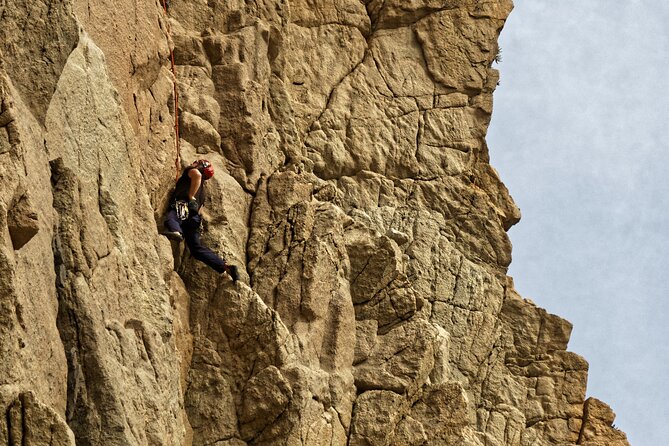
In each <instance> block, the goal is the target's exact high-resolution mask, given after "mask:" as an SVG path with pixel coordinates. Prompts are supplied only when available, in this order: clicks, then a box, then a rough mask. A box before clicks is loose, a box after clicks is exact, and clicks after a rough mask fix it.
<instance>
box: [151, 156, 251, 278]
mask: <svg viewBox="0 0 669 446" xmlns="http://www.w3.org/2000/svg"><path fill="white" fill-rule="evenodd" d="M213 176H214V167H213V166H212V165H211V163H210V162H209V161H207V160H204V159H201V160H195V161H193V164H191V165H190V166H188V167H186V168H185V169H184V171H183V173H182V174H181V177H180V178H179V180H178V181H177V185H176V186H175V188H174V192H173V193H172V197H171V198H170V208H169V211H168V212H167V216H166V217H165V232H163V235H164V236H165V237H167V238H169V239H171V240H176V241H177V242H180V241H182V240H186V245H187V246H188V249H189V250H190V253H191V255H192V256H193V257H194V258H195V259H196V260H199V261H201V262H204V263H205V264H207V265H208V266H210V267H211V268H213V269H214V270H215V271H217V272H219V273H223V272H227V273H228V274H229V275H230V277H231V278H232V280H233V281H235V282H236V281H237V279H239V271H238V270H237V266H235V265H228V264H226V263H225V260H223V259H222V258H220V257H219V256H218V255H216V254H215V253H214V252H213V251H212V250H211V249H209V248H207V247H205V246H203V245H202V242H201V240H200V225H201V224H202V217H201V216H200V208H201V207H202V206H204V202H205V200H206V196H207V194H206V191H205V183H206V182H207V180H208V179H209V178H211V177H213Z"/></svg>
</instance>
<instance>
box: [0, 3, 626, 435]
mask: <svg viewBox="0 0 669 446" xmlns="http://www.w3.org/2000/svg"><path fill="white" fill-rule="evenodd" d="M511 9H512V4H511V0H487V1H478V0H477V1H474V0H411V1H406V0H402V1H400V0H385V1H377V0H365V1H362V0H327V1H326V0H258V1H254V2H249V1H241V0H239V1H235V0H233V1H226V2H223V1H220V2H211V1H210V2H202V1H196V0H172V4H171V7H170V9H169V12H168V14H165V12H164V11H163V8H162V5H159V3H158V2H156V1H155V0H154V1H147V0H120V1H117V2H113V4H112V3H109V2H102V1H99V0H92V1H86V2H84V1H83V0H63V1H58V2H49V1H43V0H40V1H34V0H14V1H11V2H10V1H5V0H0V17H1V20H2V27H0V101H1V102H0V104H1V108H0V185H1V187H0V354H1V357H2V361H0V411H1V412H2V414H3V416H2V417H0V445H4V444H7V445H19V444H29V445H42V444H44V445H47V444H50V445H75V444H76V445H92V446H93V445H219V446H240V445H291V446H292V445H314V446H317V445H342V446H343V445H350V446H391V445H392V446H402V445H469V446H483V445H509V446H535V445H590V446H596V445H627V444H628V443H627V440H626V438H625V435H624V434H623V433H622V432H620V431H618V430H617V429H615V428H614V427H613V420H614V415H613V412H612V411H611V409H610V408H608V406H606V405H605V404H604V403H602V402H600V401H598V400H595V399H589V400H587V401H585V389H586V382H587V370H588V365H587V362H586V361H585V360H584V359H583V358H581V357H579V356H578V355H576V354H574V353H570V352H568V351H567V350H566V349H567V343H568V340H569V335H570V331H571V325H570V324H569V323H568V322H567V321H565V320H563V319H560V318H559V317H557V316H554V315H551V314H548V313H546V312H545V311H544V310H542V309H540V308H538V307H536V306H535V305H534V304H533V303H532V302H530V301H527V300H524V299H522V298H521V297H520V296H518V294H517V293H516V292H515V291H514V288H513V283H512V280H511V279H510V278H509V277H507V276H506V270H507V266H508V265H509V262H510V261H511V244H510V242H509V239H508V237H507V234H506V231H507V230H508V229H509V228H510V227H511V226H512V225H513V224H515V223H516V222H518V220H519V218H520V213H519V211H518V209H517V208H516V206H515V205H514V203H513V201H512V200H511V198H510V196H509V194H508V192H507V190H506V188H505V187H504V185H503V184H502V183H501V182H500V180H499V178H498V177H497V174H496V173H495V171H494V169H493V168H492V167H491V166H490V164H489V159H488V149H487V146H486V142H485V135H486V131H487V126H488V123H489V121H490V115H491V112H492V94H493V91H494V89H495V86H496V84H497V81H498V78H499V75H498V72H497V70H495V69H494V68H492V63H493V61H494V59H495V57H496V54H497V52H498V48H497V37H498V34H499V32H500V31H501V29H502V26H503V25H504V21H505V19H506V17H507V16H508V14H509V13H510V12H511ZM170 49H173V51H174V60H175V63H176V67H175V72H176V79H174V77H173V75H172V71H171V67H170V62H169V60H170ZM175 81H176V86H177V90H178V92H179V103H178V107H179V110H178V111H179V115H178V116H179V120H178V121H179V122H178V124H179V130H180V136H181V140H180V142H181V144H180V147H181V157H182V159H183V160H184V161H183V163H184V164H183V165H185V164H188V163H189V162H190V160H192V159H195V158H200V157H206V158H208V159H209V160H210V161H211V162H212V163H213V165H214V167H215V169H216V175H215V177H214V178H213V179H212V180H210V181H208V185H207V188H208V192H209V196H210V200H209V204H208V206H207V208H208V210H207V215H206V223H205V225H204V234H203V239H204V241H205V243H206V244H208V245H209V246H211V247H212V248H213V249H214V250H216V251H217V252H219V253H221V254H222V255H223V256H224V257H225V258H226V259H227V260H228V261H229V262H230V263H233V264H236V265H239V266H240V269H241V275H242V280H241V281H240V282H237V283H236V284H235V283H232V282H231V281H230V280H229V279H228V278H227V276H221V275H218V274H216V273H215V272H213V270H211V269H208V268H207V267H206V266H204V265H203V264H201V263H199V262H196V261H195V260H194V259H192V258H191V257H190V255H189V254H188V251H187V250H186V251H184V250H183V249H182V248H181V247H179V246H177V245H176V244H174V243H173V244H172V245H170V242H169V241H168V240H167V239H166V238H164V237H162V236H160V235H159V231H160V230H161V221H162V218H163V216H164V213H165V209H166V205H167V200H168V196H169V193H170V190H171V188H172V186H173V184H174V183H173V181H174V180H173V177H174V168H173V164H174V161H173V160H174V158H175V156H176V153H175V148H174V119H175V118H174V116H175V109H174V88H173V84H174V82H175Z"/></svg>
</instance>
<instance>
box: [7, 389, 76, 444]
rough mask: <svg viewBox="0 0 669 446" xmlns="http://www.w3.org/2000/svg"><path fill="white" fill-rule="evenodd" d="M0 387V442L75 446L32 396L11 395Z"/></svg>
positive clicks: (52, 415) (55, 418) (54, 417)
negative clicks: (0, 414) (0, 411)
mask: <svg viewBox="0 0 669 446" xmlns="http://www.w3.org/2000/svg"><path fill="white" fill-rule="evenodd" d="M13 390H14V389H12V388H11V387H9V386H7V387H5V386H0V409H1V410H2V414H3V416H2V417H1V418H0V442H1V443H2V444H6V445H9V446H14V445H23V444H26V445H28V444H29V445H53V446H75V444H76V443H75V438H74V434H73V433H72V431H71V430H70V428H69V427H68V426H67V424H66V423H65V421H64V420H63V419H62V418H61V417H60V416H59V415H58V414H57V413H56V412H54V410H53V409H51V408H49V407H48V406H45V405H44V404H42V403H41V402H39V401H38V400H37V399H36V398H35V394H34V393H33V392H30V391H28V392H23V393H20V394H18V395H15V394H13Z"/></svg>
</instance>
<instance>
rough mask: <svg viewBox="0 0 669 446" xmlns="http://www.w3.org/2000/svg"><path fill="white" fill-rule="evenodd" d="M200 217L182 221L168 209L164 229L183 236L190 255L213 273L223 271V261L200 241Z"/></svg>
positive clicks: (175, 212) (195, 216) (173, 211)
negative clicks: (208, 267) (213, 271)
mask: <svg viewBox="0 0 669 446" xmlns="http://www.w3.org/2000/svg"><path fill="white" fill-rule="evenodd" d="M201 223H202V217H200V216H199V215H194V216H192V217H188V218H187V219H186V220H184V221H180V220H179V218H178V217H177V211H175V210H174V209H170V210H169V212H168V213H167V216H166V217H165V228H167V230H168V231H171V232H180V233H181V234H183V236H184V240H185V241H186V245H187V246H188V250H189V251H190V255H192V256H193V258H195V260H199V261H200V262H204V263H205V264H207V265H209V266H210V267H212V268H213V269H214V270H215V271H218V272H219V273H222V272H223V271H225V261H224V260H223V259H222V258H220V257H219V256H217V255H216V254H215V253H214V251H212V250H211V249H209V248H207V247H206V246H203V245H202V241H201V240H200V231H199V229H200V224H201Z"/></svg>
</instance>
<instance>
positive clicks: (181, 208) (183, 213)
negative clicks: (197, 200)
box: [174, 200, 189, 221]
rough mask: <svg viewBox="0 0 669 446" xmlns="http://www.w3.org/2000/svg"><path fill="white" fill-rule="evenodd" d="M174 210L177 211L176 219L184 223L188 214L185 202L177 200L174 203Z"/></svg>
mask: <svg viewBox="0 0 669 446" xmlns="http://www.w3.org/2000/svg"><path fill="white" fill-rule="evenodd" d="M174 210H176V211H177V217H178V218H179V220H181V221H184V220H186V219H187V218H188V214H189V212H188V202H187V201H182V200H177V202H176V203H174Z"/></svg>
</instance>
